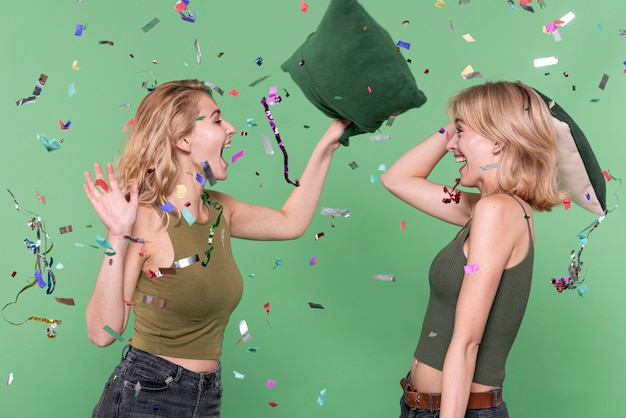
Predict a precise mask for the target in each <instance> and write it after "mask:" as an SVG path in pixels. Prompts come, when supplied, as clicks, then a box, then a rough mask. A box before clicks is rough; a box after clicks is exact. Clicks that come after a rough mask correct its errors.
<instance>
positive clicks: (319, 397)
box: [317, 389, 326, 406]
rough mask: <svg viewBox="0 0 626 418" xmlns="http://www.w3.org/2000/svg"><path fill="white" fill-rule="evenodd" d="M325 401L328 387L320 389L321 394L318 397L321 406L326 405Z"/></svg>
mask: <svg viewBox="0 0 626 418" xmlns="http://www.w3.org/2000/svg"><path fill="white" fill-rule="evenodd" d="M324 402H326V389H322V390H320V396H318V397H317V403H318V404H320V406H324Z"/></svg>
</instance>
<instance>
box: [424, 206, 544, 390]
mask: <svg viewBox="0 0 626 418" xmlns="http://www.w3.org/2000/svg"><path fill="white" fill-rule="evenodd" d="M514 199H515V200H517V199H516V198H514ZM518 203H520V202H519V201H518ZM520 205H521V203H520ZM522 209H524V207H523V206H522ZM524 215H525V217H526V222H528V215H527V213H526V209H524ZM520 216H521V213H520ZM470 227H471V220H470V221H469V222H468V223H467V225H465V227H464V228H463V229H462V230H461V232H459V234H458V235H457V237H456V238H455V239H454V240H452V242H450V243H449V244H448V245H447V246H446V247H445V248H444V249H443V250H441V251H440V252H439V254H437V255H436V256H435V258H434V260H433V262H432V264H431V266H430V272H429V282H430V297H429V300H428V308H427V309H426V315H425V317H424V322H423V324H422V330H421V334H420V338H419V342H418V344H417V348H416V349H415V358H416V359H418V360H419V361H420V362H422V363H425V364H427V365H429V366H431V367H434V368H435V369H438V370H443V362H444V359H445V356H446V353H447V351H448V346H449V345H450V340H451V339H452V330H453V327H454V314H455V310H456V303H457V300H458V298H459V293H460V290H461V283H462V282H463V278H464V276H465V270H464V266H465V265H466V264H467V258H466V257H465V254H464V253H463V243H464V242H465V240H466V239H467V237H468V236H469V234H470ZM528 233H529V235H530V245H529V248H528V253H527V254H526V256H525V257H524V259H523V260H522V261H521V262H520V263H519V264H517V265H515V266H513V267H511V268H508V269H505V270H504V272H503V273H502V278H501V280H500V285H499V286H498V290H497V292H496V296H495V299H494V301H493V305H492V307H491V311H490V313H489V317H488V319H487V324H486V326H485V332H484V335H483V338H482V341H481V342H480V347H479V349H478V358H477V360H476V369H475V371H474V378H473V381H474V382H476V383H480V384H483V385H489V386H502V382H503V381H504V376H505V363H506V359H507V356H508V354H509V351H510V350H511V346H512V345H513V341H514V340H515V337H516V336H517V333H518V331H519V328H520V324H521V322H522V317H523V316H524V312H525V310H526V305H527V304H528V297H529V295H530V284H531V279H532V271H533V261H534V245H533V240H532V233H531V230H530V223H528Z"/></svg>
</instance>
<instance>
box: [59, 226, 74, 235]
mask: <svg viewBox="0 0 626 418" xmlns="http://www.w3.org/2000/svg"><path fill="white" fill-rule="evenodd" d="M68 232H72V225H67V226H62V227H60V228H59V233H60V234H61V235H63V234H67V233H68Z"/></svg>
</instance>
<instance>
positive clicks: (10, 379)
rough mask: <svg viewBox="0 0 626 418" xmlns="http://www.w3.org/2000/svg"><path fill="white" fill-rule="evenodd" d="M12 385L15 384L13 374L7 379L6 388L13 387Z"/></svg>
mask: <svg viewBox="0 0 626 418" xmlns="http://www.w3.org/2000/svg"><path fill="white" fill-rule="evenodd" d="M11 383H13V373H9V377H7V382H6V387H9V386H11Z"/></svg>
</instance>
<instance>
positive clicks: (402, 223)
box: [400, 219, 406, 231]
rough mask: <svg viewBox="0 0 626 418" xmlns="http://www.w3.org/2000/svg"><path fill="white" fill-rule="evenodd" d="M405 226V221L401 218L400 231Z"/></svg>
mask: <svg viewBox="0 0 626 418" xmlns="http://www.w3.org/2000/svg"><path fill="white" fill-rule="evenodd" d="M405 227H406V221H405V220H404V219H403V220H402V222H400V231H404V228H405Z"/></svg>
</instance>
